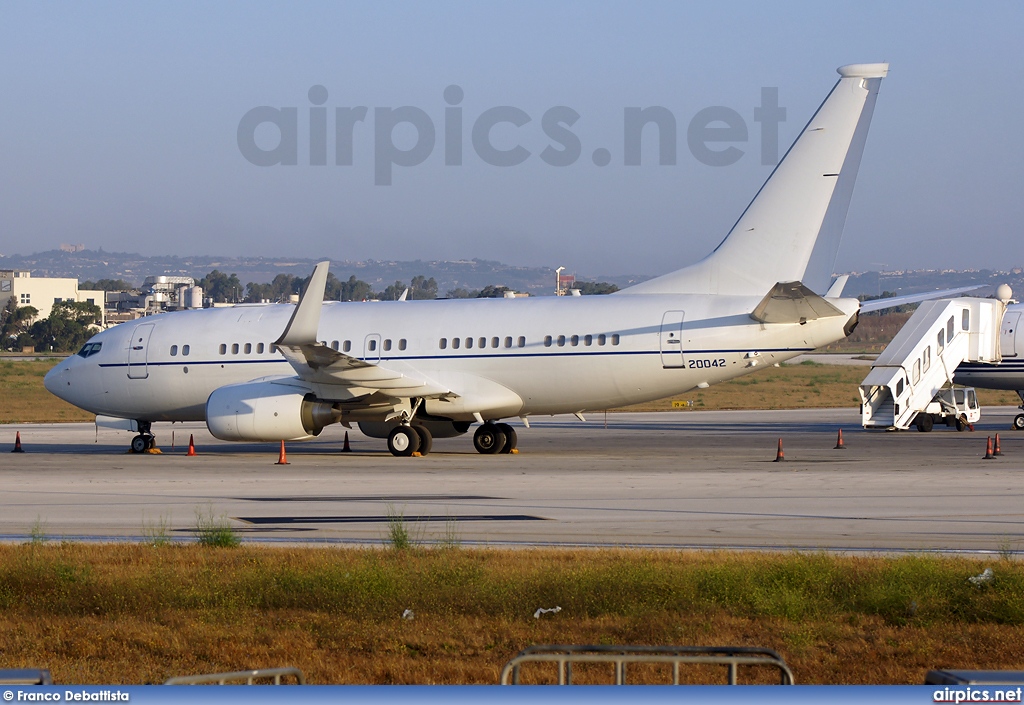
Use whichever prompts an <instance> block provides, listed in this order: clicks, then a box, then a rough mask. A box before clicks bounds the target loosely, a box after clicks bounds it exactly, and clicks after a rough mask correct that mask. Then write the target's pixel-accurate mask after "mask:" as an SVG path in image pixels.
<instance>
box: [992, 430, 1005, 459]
mask: <svg viewBox="0 0 1024 705" xmlns="http://www.w3.org/2000/svg"><path fill="white" fill-rule="evenodd" d="M992 446H993V448H992V455H995V456H997V457H998V456H1000V455H1002V454H1003V449H1002V448H1000V447H999V434H998V433H997V434H996V440H995V441H993V443H992Z"/></svg>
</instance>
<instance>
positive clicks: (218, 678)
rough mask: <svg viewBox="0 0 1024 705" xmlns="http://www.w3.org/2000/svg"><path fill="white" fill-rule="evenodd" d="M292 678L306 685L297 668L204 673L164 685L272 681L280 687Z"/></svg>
mask: <svg viewBox="0 0 1024 705" xmlns="http://www.w3.org/2000/svg"><path fill="white" fill-rule="evenodd" d="M287 676H294V677H295V682H296V685H306V677H305V676H304V675H303V674H302V671H300V670H299V669H297V668H259V669H256V670H255V671H231V672H229V673H204V674H201V675H198V676H175V677H174V678H169V679H167V680H166V681H164V685H210V684H211V683H213V684H216V685H226V684H227V682H228V681H241V680H244V681H245V684H246V685H254V683H253V681H254V680H256V679H270V678H272V679H273V680H274V685H281V679H282V678H284V677H287Z"/></svg>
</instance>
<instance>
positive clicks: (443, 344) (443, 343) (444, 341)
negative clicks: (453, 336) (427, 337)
mask: <svg viewBox="0 0 1024 705" xmlns="http://www.w3.org/2000/svg"><path fill="white" fill-rule="evenodd" d="M437 347H439V348H441V349H442V350H445V349H446V348H447V347H448V338H441V339H440V340H439V341H437Z"/></svg>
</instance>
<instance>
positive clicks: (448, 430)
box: [359, 419, 471, 438]
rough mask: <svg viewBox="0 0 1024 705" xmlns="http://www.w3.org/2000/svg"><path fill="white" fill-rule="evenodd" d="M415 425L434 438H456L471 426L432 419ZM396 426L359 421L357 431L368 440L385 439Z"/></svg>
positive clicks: (463, 422) (382, 422) (464, 423)
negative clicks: (367, 437) (425, 430)
mask: <svg viewBox="0 0 1024 705" xmlns="http://www.w3.org/2000/svg"><path fill="white" fill-rule="evenodd" d="M415 423H416V424H419V425H422V426H425V427H426V428H427V430H428V431H430V435H431V436H433V437H434V438H455V437H456V436H461V435H462V434H463V433H465V432H466V431H468V430H469V427H470V425H471V424H470V423H469V422H468V421H440V420H438V421H434V420H433V419H430V420H419V419H417V420H416V422H415ZM397 425H398V422H397V421H394V422H391V423H388V422H386V421H360V422H359V430H360V431H362V432H363V433H364V434H366V435H367V436H369V437H370V438H387V437H388V434H389V433H391V429H393V428H394V427H395V426H397Z"/></svg>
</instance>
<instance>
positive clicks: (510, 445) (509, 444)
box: [495, 423, 519, 455]
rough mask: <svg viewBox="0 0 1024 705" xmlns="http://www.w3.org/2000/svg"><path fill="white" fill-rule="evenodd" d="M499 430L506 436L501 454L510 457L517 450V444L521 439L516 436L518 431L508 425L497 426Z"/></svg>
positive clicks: (500, 424)
mask: <svg viewBox="0 0 1024 705" xmlns="http://www.w3.org/2000/svg"><path fill="white" fill-rule="evenodd" d="M495 425H496V426H497V427H498V430H499V431H501V432H502V433H504V434H505V447H504V448H502V449H501V453H502V454H504V455H508V454H509V453H511V452H512V451H514V450H515V449H516V444H518V443H519V438H518V436H516V430H515V429H514V428H512V427H511V426H510V425H508V424H507V423H499V424H495Z"/></svg>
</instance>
